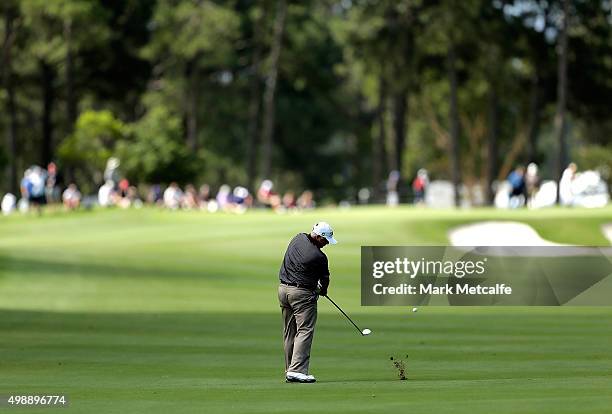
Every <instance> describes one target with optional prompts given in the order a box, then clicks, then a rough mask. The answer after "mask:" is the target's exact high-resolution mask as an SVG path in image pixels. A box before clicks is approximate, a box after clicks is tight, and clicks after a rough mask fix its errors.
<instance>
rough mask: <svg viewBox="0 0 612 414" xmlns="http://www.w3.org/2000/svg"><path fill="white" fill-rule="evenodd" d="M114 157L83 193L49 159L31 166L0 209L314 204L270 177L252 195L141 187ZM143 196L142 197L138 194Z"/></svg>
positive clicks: (224, 188)
mask: <svg viewBox="0 0 612 414" xmlns="http://www.w3.org/2000/svg"><path fill="white" fill-rule="evenodd" d="M120 165H121V163H120V161H119V159H117V158H114V157H113V158H110V159H109V160H108V161H107V163H106V168H105V170H104V174H103V177H104V184H102V185H101V186H100V188H99V189H98V191H97V194H96V195H95V196H90V197H85V198H83V196H82V194H81V192H80V191H79V189H78V187H77V185H76V184H74V183H70V184H68V185H67V186H66V187H65V189H64V190H63V192H62V191H61V190H60V189H61V184H60V182H59V179H58V176H57V168H56V166H55V164H53V163H51V164H49V165H48V167H47V169H44V168H42V167H39V166H32V167H30V168H28V169H27V170H26V171H25V172H24V176H23V179H22V180H21V184H20V192H21V197H20V198H17V196H15V195H14V194H11V193H7V194H5V195H4V197H3V198H2V202H1V206H0V207H1V210H2V212H3V214H5V215H7V214H10V213H11V212H13V211H16V210H18V211H21V212H26V211H28V210H35V211H38V212H39V213H40V212H41V208H42V206H43V205H46V204H56V205H57V204H60V203H61V204H63V206H64V208H65V209H66V210H75V209H77V208H79V207H80V206H81V205H82V204H86V205H87V207H91V206H94V205H98V206H101V207H118V208H130V207H134V208H140V207H142V206H143V205H144V204H145V203H148V204H151V205H155V206H159V207H163V208H167V209H169V210H179V209H181V210H203V211H208V212H211V213H214V212H217V211H225V212H233V213H244V212H246V211H247V210H248V209H251V208H265V209H271V210H273V211H275V212H278V213H283V212H291V211H298V210H305V209H311V208H314V207H315V201H314V196H313V193H312V191H308V190H306V191H304V192H302V193H301V195H299V196H296V194H295V192H293V191H287V192H285V193H284V194H283V195H281V194H279V193H277V192H276V191H275V190H274V184H273V182H272V181H271V180H263V181H262V182H261V185H260V186H259V189H258V190H257V192H256V194H255V196H253V195H252V194H251V192H250V191H249V190H248V189H247V188H246V187H245V186H242V185H238V186H235V187H233V188H232V187H230V186H229V185H227V184H223V185H221V186H220V187H219V188H218V190H217V192H216V194H215V193H213V191H212V189H211V187H210V186H209V185H208V184H202V185H201V186H200V187H199V188H198V189H196V187H195V186H194V185H192V184H187V185H185V186H184V187H183V188H181V187H180V186H179V184H178V183H176V182H171V183H170V184H169V185H168V186H166V187H164V186H162V185H160V184H153V185H148V186H141V187H140V189H139V188H138V187H136V186H134V185H133V184H131V183H130V182H129V181H128V179H127V178H125V177H123V176H122V174H121V171H120V169H119V167H120ZM142 196H144V197H142Z"/></svg>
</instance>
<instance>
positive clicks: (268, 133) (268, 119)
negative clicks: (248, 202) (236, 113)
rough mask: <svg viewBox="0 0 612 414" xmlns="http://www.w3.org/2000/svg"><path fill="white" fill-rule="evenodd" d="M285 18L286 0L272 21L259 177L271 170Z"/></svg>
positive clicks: (266, 175) (279, 5)
mask: <svg viewBox="0 0 612 414" xmlns="http://www.w3.org/2000/svg"><path fill="white" fill-rule="evenodd" d="M286 16H287V3H286V0H278V1H277V11H276V18H275V21H274V39H273V41H272V48H271V50H270V68H269V70H268V75H267V77H266V88H265V91H264V95H263V105H264V107H263V109H264V114H263V125H262V149H261V150H262V151H261V153H262V154H261V176H262V178H269V177H270V172H271V169H272V142H273V134H274V116H275V100H274V98H275V95H276V81H277V78H278V61H279V58H280V53H281V48H282V42H283V33H284V31H285V19H286Z"/></svg>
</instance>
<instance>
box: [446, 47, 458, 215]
mask: <svg viewBox="0 0 612 414" xmlns="http://www.w3.org/2000/svg"><path fill="white" fill-rule="evenodd" d="M447 59H448V68H447V69H448V80H449V83H450V106H449V122H450V145H449V159H450V164H451V177H452V181H453V186H454V188H455V206H457V207H459V205H460V203H461V195H460V194H459V189H460V186H461V167H460V164H459V162H460V160H459V150H460V149H459V135H460V125H459V110H458V108H457V69H456V67H455V61H456V56H455V46H454V45H452V44H451V45H450V46H449V48H448V56H447Z"/></svg>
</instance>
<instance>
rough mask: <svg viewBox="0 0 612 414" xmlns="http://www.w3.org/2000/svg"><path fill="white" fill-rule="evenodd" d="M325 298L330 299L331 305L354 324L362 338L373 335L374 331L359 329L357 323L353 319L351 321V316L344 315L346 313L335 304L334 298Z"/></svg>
mask: <svg viewBox="0 0 612 414" xmlns="http://www.w3.org/2000/svg"><path fill="white" fill-rule="evenodd" d="M325 297H326V298H327V299H329V301H330V302H331V303H332V304H333V305H334V306H335V307H336V308H338V310H339V311H340V312H342V314H343V315H344V316H346V319H348V320H349V321H350V322H351V323H352V324H353V326H354V327H355V328H356V329H357V330H358V331H359V333H360V334H361V335H362V336H366V335H369V334H371V333H372V331H371V330H369V329H368V328H365V329H364V330H361V329H359V327H358V326H357V325H356V324H355V322H353V320H352V319H351V318H350V317H349V316H348V315H347V314H346V313H344V311H343V310H342V309H341V308H340V306H338V305H337V304H336V302H334V301H333V300H332V298H330V297H329V296H325Z"/></svg>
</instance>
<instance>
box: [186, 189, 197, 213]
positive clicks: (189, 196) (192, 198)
mask: <svg viewBox="0 0 612 414" xmlns="http://www.w3.org/2000/svg"><path fill="white" fill-rule="evenodd" d="M182 206H183V208H186V209H187V210H192V209H194V208H197V207H198V193H197V192H196V189H195V187H194V186H193V185H191V184H187V186H186V187H185V194H184V195H183V203H182Z"/></svg>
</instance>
